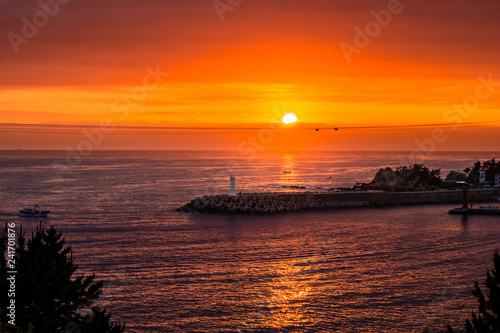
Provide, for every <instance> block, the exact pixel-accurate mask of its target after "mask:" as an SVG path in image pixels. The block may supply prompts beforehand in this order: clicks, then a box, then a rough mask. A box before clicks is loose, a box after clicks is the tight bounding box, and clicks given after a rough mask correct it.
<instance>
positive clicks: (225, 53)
mask: <svg viewBox="0 0 500 333" xmlns="http://www.w3.org/2000/svg"><path fill="white" fill-rule="evenodd" d="M214 2H215V1H212V0H203V1H202V0H184V1H173V0H170V1H169V0H161V1H160V0H149V1H134V0H131V1H118V0H111V1H94V0H90V1H85V2H83V1H77V0H72V1H68V0H59V2H57V0H43V1H41V3H47V7H46V8H47V12H49V14H51V15H47V14H44V12H42V10H43V9H42V8H41V7H40V2H38V1H13V0H12V1H3V2H2V3H1V4H0V6H1V7H0V9H1V10H0V19H1V22H2V23H1V28H0V35H2V36H4V37H3V38H2V40H1V41H0V47H1V50H2V52H1V53H0V71H1V73H2V75H1V77H0V89H1V90H0V123H4V124H38V125H41V124H45V125H85V126H98V125H99V123H100V122H101V121H106V122H110V123H112V124H113V125H114V126H117V129H115V130H113V131H108V132H107V133H103V134H104V136H103V140H100V141H99V144H98V145H96V146H95V147H94V149H238V147H239V146H241V145H243V144H244V142H245V141H246V140H248V137H249V136H257V135H258V133H259V131H258V130H254V131H253V132H251V131H250V132H248V131H192V130H189V131H188V130H176V131H163V132H161V133H157V132H154V131H152V132H149V133H146V132H147V131H146V132H145V131H144V130H142V132H141V131H140V132H139V133H134V134H130V133H129V132H127V131H123V130H121V129H120V128H119V126H142V127H145V126H146V127H147V126H156V127H162V126H168V127H186V126H187V127H236V128H238V127H255V128H263V129H266V128H268V127H269V123H270V122H272V121H274V120H276V117H277V116H276V114H283V113H285V112H293V113H295V114H296V115H297V116H298V118H299V120H300V121H301V122H302V124H299V125H296V126H298V127H301V126H302V127H308V126H311V127H328V126H335V127H340V128H342V127H351V126H358V125H369V126H378V125H407V124H428V123H431V124H435V123H437V124H444V125H443V126H441V127H442V128H443V129H445V130H446V131H447V134H446V140H441V141H442V142H436V140H434V139H433V137H432V135H433V134H432V131H431V130H422V129H419V130H414V129H412V130H408V129H399V130H394V129H386V130H348V129H346V130H340V131H338V132H335V131H319V132H315V131H305V130H284V131H280V132H276V133H275V132H273V139H272V140H268V141H269V142H267V143H265V146H266V149H287V148H288V149H293V148H297V149H308V150H310V149H321V150H325V149H327V150H328V149H333V150H335V149H344V150H352V149H355V150H367V149H377V150H415V149H419V148H418V147H419V144H418V142H422V140H433V141H434V143H435V148H436V150H460V149H464V150H470V149H477V147H480V148H481V149H484V150H500V149H499V148H500V147H499V144H498V142H500V140H498V139H500V137H499V132H500V131H499V130H498V129H499V128H498V127H495V125H493V124H489V125H488V126H486V127H485V126H481V127H467V126H461V127H460V128H459V129H455V130H451V131H450V130H449V127H447V126H448V125H450V124H454V123H460V122H485V121H492V120H500V116H499V112H498V111H499V109H500V84H499V82H500V70H499V63H498V56H499V55H500V35H499V34H498V31H500V29H499V28H500V20H498V13H499V12H500V3H499V2H496V1H488V0H480V1H475V2H471V1H465V0H453V1H451V0H448V1H439V2H436V1H430V0H428V1H424V0H422V1H418V2H417V1H409V0H404V1H400V2H399V1H397V0H390V1H373V0H370V1H368V0H361V1H339V0H337V1H335V0H312V1H298V0H296V1H291V0H288V1H278V0H276V1H262V0H253V1H241V3H240V4H239V5H236V6H231V7H226V8H230V9H231V10H227V11H225V12H224V13H221V12H219V13H218V12H217V10H216V9H215V7H214ZM229 2H231V3H233V4H235V3H238V1H234V0H233V1H227V0H220V1H219V4H220V3H226V4H227V3H229ZM55 6H57V8H56V7H55ZM226 6H229V5H226ZM381 11H383V12H381ZM373 13H377V14H376V15H379V16H380V17H381V18H382V19H383V20H385V21H383V22H382V23H383V24H381V23H375V22H376V21H374V20H375V18H374V14H373ZM388 13H389V14H390V19H389V16H387V14H388ZM220 15H222V16H223V18H224V20H223V21H221V19H220ZM384 15H385V16H384ZM34 19H35V23H37V24H38V25H39V27H36V26H34V27H35V29H37V31H35V32H34V31H33V30H30V29H29V27H26V25H27V23H26V22H29V24H32V23H33V22H34ZM37 20H38V21H37ZM367 24H368V31H366V27H367ZM356 27H359V28H360V29H361V30H362V31H364V32H365V33H367V34H368V35H367V36H364V37H365V39H364V42H365V44H368V43H367V40H366V38H368V39H369V44H368V45H362V44H360V40H361V41H363V38H361V39H358V40H355V37H356V34H357V33H356V32H355V28H356ZM32 28H33V27H32ZM370 29H372V30H370ZM373 29H375V30H373ZM29 33H31V35H29ZM356 42H358V43H356ZM342 43H343V44H342ZM341 45H344V50H345V45H349V47H351V50H352V48H354V47H356V48H357V51H356V52H354V53H352V54H351V55H350V56H349V59H347V58H346V57H345V55H344V53H343V49H342V47H341ZM155 71H159V72H160V74H158V73H157V74H152V73H154V72H155ZM167 72H168V75H166V73H167ZM155 76H156V77H155ZM480 77H483V78H484V80H486V81H488V80H490V81H492V82H493V83H484V82H485V81H484V80H483V81H480V79H479V78H480ZM476 102H477V103H476ZM471 103H472V104H471ZM454 105H457V107H455V108H454V107H453V106H454ZM498 125H500V123H499V124H498ZM0 127H1V128H0V130H2V131H1V132H0V149H16V148H24V149H65V148H66V147H67V146H72V147H76V145H77V144H78V143H79V142H81V141H82V140H86V137H85V136H84V134H83V133H82V130H83V129H82V128H77V129H75V128H72V129H71V130H70V131H59V130H55V129H54V127H50V126H45V127H43V126H42V127H37V128H36V129H34V128H32V127H24V128H22V129H20V128H17V127H12V125H0ZM87 130H89V129H87ZM425 142H428V141H425ZM260 143H262V142H260Z"/></svg>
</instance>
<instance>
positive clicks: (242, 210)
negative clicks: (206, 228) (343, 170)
mask: <svg viewBox="0 0 500 333" xmlns="http://www.w3.org/2000/svg"><path fill="white" fill-rule="evenodd" d="M367 205H368V202H366V201H333V202H320V201H315V202H308V203H301V204H296V203H293V202H290V201H288V200H284V199H280V198H278V197H277V196H275V195H271V194H248V195H239V196H235V197H231V196H228V195H217V196H204V197H198V198H195V199H193V200H191V202H190V203H188V204H186V205H184V206H182V207H180V208H178V209H177V211H180V212H192V213H219V214H228V213H229V214H269V213H285V212H293V211H300V210H308V209H321V208H324V209H327V208H348V207H361V206H367Z"/></svg>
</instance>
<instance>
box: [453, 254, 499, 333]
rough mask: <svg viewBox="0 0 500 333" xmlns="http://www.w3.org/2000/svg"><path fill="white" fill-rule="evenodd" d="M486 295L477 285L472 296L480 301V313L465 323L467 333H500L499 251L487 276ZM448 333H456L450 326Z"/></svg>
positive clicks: (473, 313) (476, 284) (474, 314)
mask: <svg viewBox="0 0 500 333" xmlns="http://www.w3.org/2000/svg"><path fill="white" fill-rule="evenodd" d="M485 286H486V288H487V290H488V291H487V293H486V294H484V293H483V291H482V290H481V287H480V286H479V284H478V283H477V281H476V283H475V285H474V289H472V294H473V295H474V296H476V298H477V301H478V303H479V304H478V313H477V314H476V313H475V312H472V319H470V320H469V319H467V320H466V322H465V330H466V332H467V333H500V255H499V254H498V250H497V251H495V254H494V256H493V269H492V270H491V271H488V272H487V274H486V282H485ZM448 333H454V331H453V329H452V328H451V326H450V325H449V324H448Z"/></svg>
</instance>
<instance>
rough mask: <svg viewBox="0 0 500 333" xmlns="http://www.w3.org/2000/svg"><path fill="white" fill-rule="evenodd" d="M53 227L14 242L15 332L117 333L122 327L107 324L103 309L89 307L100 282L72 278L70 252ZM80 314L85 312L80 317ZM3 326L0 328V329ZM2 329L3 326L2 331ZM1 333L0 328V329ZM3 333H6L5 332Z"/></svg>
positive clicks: (2, 315) (0, 282)
mask: <svg viewBox="0 0 500 333" xmlns="http://www.w3.org/2000/svg"><path fill="white" fill-rule="evenodd" d="M6 238H7V226H6V228H5V230H4V231H3V233H2V235H0V253H1V255H2V257H1V258H0V269H1V271H0V292H1V293H2V294H7V290H8V281H7V277H8V276H7V271H8V267H7V261H6V250H7V248H6ZM64 243H65V239H64V238H62V234H61V232H57V230H56V229H55V228H54V227H50V228H49V229H47V230H46V229H45V228H44V227H43V226H42V223H41V222H40V225H39V226H38V227H37V228H36V232H35V233H34V234H32V237H31V239H29V240H28V241H26V239H25V235H24V232H23V231H22V227H21V232H20V233H19V234H18V236H17V246H16V254H15V262H16V271H17V274H16V281H15V282H16V295H15V301H16V329H13V328H12V329H11V331H12V332H17V328H19V329H21V330H22V331H28V330H29V331H33V332H34V333H38V332H40V333H51V332H71V333H85V332H95V333H100V332H103V333H107V332H109V333H121V332H124V330H125V325H121V324H112V323H110V317H111V314H109V313H107V311H106V309H100V308H98V307H92V304H93V303H94V301H95V300H96V299H97V298H98V297H99V295H100V294H101V289H102V285H103V281H102V280H101V281H99V282H95V281H94V280H95V275H93V274H92V275H90V276H84V275H79V276H76V277H73V275H74V273H75V272H76V270H77V269H78V265H76V264H75V263H74V261H75V259H74V258H73V254H72V251H71V246H68V247H64ZM8 302H9V299H8V298H7V297H3V296H2V298H1V299H0V322H2V323H4V324H6V323H7V321H8V317H7V313H6V312H5V310H4V309H6V307H7V306H8ZM82 310H87V311H86V312H85V311H82ZM0 326H2V325H0ZM4 327H7V326H4ZM4 329H5V328H4ZM7 332H8V330H7Z"/></svg>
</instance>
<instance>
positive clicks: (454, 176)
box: [445, 171, 467, 182]
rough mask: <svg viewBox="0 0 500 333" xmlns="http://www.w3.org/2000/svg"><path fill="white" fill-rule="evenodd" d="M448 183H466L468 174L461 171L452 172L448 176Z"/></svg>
mask: <svg viewBox="0 0 500 333" xmlns="http://www.w3.org/2000/svg"><path fill="white" fill-rule="evenodd" d="M445 180H446V181H455V182H456V181H466V180H467V174H465V173H463V172H459V171H450V173H449V174H448V176H446V179H445Z"/></svg>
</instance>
